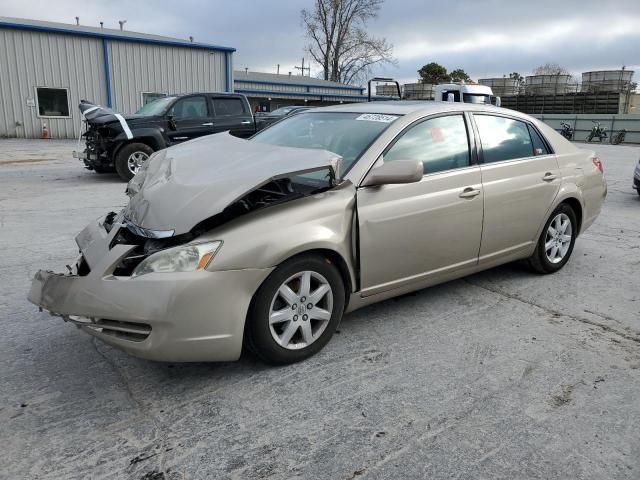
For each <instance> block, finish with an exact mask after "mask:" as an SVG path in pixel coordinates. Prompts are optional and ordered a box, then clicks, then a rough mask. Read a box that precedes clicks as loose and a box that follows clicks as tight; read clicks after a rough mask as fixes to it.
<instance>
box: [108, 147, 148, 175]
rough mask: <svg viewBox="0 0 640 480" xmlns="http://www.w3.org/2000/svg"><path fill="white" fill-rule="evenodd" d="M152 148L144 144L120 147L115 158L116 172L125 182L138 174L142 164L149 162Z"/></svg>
mask: <svg viewBox="0 0 640 480" xmlns="http://www.w3.org/2000/svg"><path fill="white" fill-rule="evenodd" d="M152 153H153V148H151V147H150V146H149V145H145V144H144V143H129V144H127V145H125V146H124V147H122V148H121V149H120V151H119V152H118V155H117V156H116V172H118V175H120V178H122V179H123V180H125V181H127V182H128V181H129V180H131V179H132V178H133V176H134V175H135V174H136V173H138V170H140V167H141V166H142V164H143V163H144V162H146V161H147V160H149V157H150V156H151V154H152Z"/></svg>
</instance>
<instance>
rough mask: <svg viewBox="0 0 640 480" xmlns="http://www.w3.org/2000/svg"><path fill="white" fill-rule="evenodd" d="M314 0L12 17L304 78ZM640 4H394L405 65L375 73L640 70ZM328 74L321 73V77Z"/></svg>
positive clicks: (392, 18)
mask: <svg viewBox="0 0 640 480" xmlns="http://www.w3.org/2000/svg"><path fill="white" fill-rule="evenodd" d="M312 4H313V0H269V1H257V0H234V1H233V2H229V1H228V0H224V1H223V0H213V1H206V0H202V1H198V0H181V1H180V2H168V1H167V2H157V1H152V0H137V1H135V2H131V1H126V0H111V1H109V2H87V1H82V2H81V1H72V0H58V1H57V2H56V8H55V9H52V8H50V2H48V1H45V0H22V1H21V2H10V3H8V4H7V5H4V6H3V9H2V12H3V13H2V14H3V15H7V16H16V17H23V18H37V19H42V20H50V21H61V22H66V23H73V22H74V18H73V17H74V16H75V15H78V16H80V21H81V23H83V24H87V25H96V26H97V25H98V22H99V21H104V22H105V26H110V27H112V28H117V25H118V24H117V20H120V19H127V24H126V28H127V29H129V30H135V31H142V32H147V33H154V34H160V35H169V36H175V37H180V38H188V37H189V35H193V37H194V38H195V39H196V41H201V42H206V43H215V44H219V45H227V46H232V47H235V48H236V49H237V53H236V55H235V60H234V61H235V67H236V68H237V69H243V68H245V67H247V68H249V69H250V70H257V71H270V72H275V69H276V65H277V64H280V66H281V67H280V72H281V73H282V72H285V73H286V72H288V71H292V72H295V69H294V66H295V65H299V64H300V61H301V59H302V57H303V56H305V57H307V58H308V55H306V54H305V52H304V45H305V38H304V35H303V32H302V26H301V23H300V10H301V9H302V8H304V7H308V6H311V5H312ZM638 25H640V2H638V1H637V0H618V1H617V2H616V4H615V8H611V7H609V6H608V4H606V3H603V2H602V1H601V0H598V1H594V0H583V1H568V0H565V1H562V2H560V1H557V0H536V1H535V2H520V1H517V2H516V1H507V0H484V1H482V2H479V1H476V0H458V1H456V0H448V1H445V0H427V1H425V0H387V1H386V3H385V4H384V6H383V8H382V10H381V12H380V15H379V16H378V18H377V19H375V20H373V21H372V22H371V23H370V24H369V27H368V30H369V31H370V32H371V33H372V34H373V35H376V36H384V37H386V38H387V39H388V40H389V41H390V42H391V43H393V44H394V54H395V56H396V57H397V58H398V66H397V67H389V68H383V69H382V68H381V69H379V71H377V72H375V73H376V74H380V75H390V76H395V77H397V78H399V79H400V80H402V81H405V82H407V81H415V80H416V78H417V74H416V70H418V68H420V67H421V66H422V65H424V64H425V63H429V62H431V61H436V62H438V63H441V64H443V65H444V66H446V67H447V68H449V69H453V68H458V67H460V68H463V69H465V70H466V71H467V72H468V73H469V74H470V75H471V77H472V78H480V77H489V76H502V75H503V74H508V73H509V72H513V71H518V72H520V73H521V74H528V73H530V72H531V71H532V70H533V69H534V68H535V67H536V66H538V65H540V64H543V63H546V62H556V63H559V64H561V65H563V66H565V67H566V68H568V69H569V70H570V71H571V72H572V73H575V74H578V75H579V74H580V72H582V71H588V70H597V69H602V68H620V67H621V66H622V65H627V67H628V68H630V69H639V68H640V66H639V65H638V61H639V60H638V58H639V57H638V52H637V46H638V45H640V29H638ZM314 72H315V73H317V72H318V68H317V66H316V67H315V70H314Z"/></svg>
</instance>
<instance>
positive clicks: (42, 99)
mask: <svg viewBox="0 0 640 480" xmlns="http://www.w3.org/2000/svg"><path fill="white" fill-rule="evenodd" d="M36 101H37V102H38V116H39V117H63V118H69V116H70V115H69V90H67V89H66V88H49V87H36Z"/></svg>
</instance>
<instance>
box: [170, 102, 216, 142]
mask: <svg viewBox="0 0 640 480" xmlns="http://www.w3.org/2000/svg"><path fill="white" fill-rule="evenodd" d="M167 115H168V117H169V123H170V126H169V128H168V129H167V135H168V137H169V138H170V139H171V143H172V144H175V143H180V142H184V141H187V140H191V139H194V138H198V137H202V136H204V135H210V134H212V133H213V118H212V114H211V112H210V109H209V104H208V102H207V98H206V97H205V96H204V95H193V96H190V97H184V98H180V99H178V100H177V101H176V103H174V104H173V106H172V107H171V108H170V109H169V112H168V113H167ZM171 123H173V127H175V128H172V125H171Z"/></svg>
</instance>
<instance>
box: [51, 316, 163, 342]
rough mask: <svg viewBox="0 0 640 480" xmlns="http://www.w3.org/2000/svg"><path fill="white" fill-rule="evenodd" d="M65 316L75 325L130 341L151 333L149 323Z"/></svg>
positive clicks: (144, 337)
mask: <svg viewBox="0 0 640 480" xmlns="http://www.w3.org/2000/svg"><path fill="white" fill-rule="evenodd" d="M63 318H64V319H65V320H66V321H68V322H71V323H74V324H75V325H78V326H82V327H86V328H90V329H91V330H94V331H96V332H98V333H101V334H103V335H109V336H111V337H115V338H120V339H122V340H128V341H130V342H142V341H144V340H146V339H147V337H149V335H150V334H151V325H149V324H147V323H137V322H123V321H120V320H108V319H106V318H89V317H83V316H80V315H68V316H65V317H63Z"/></svg>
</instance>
